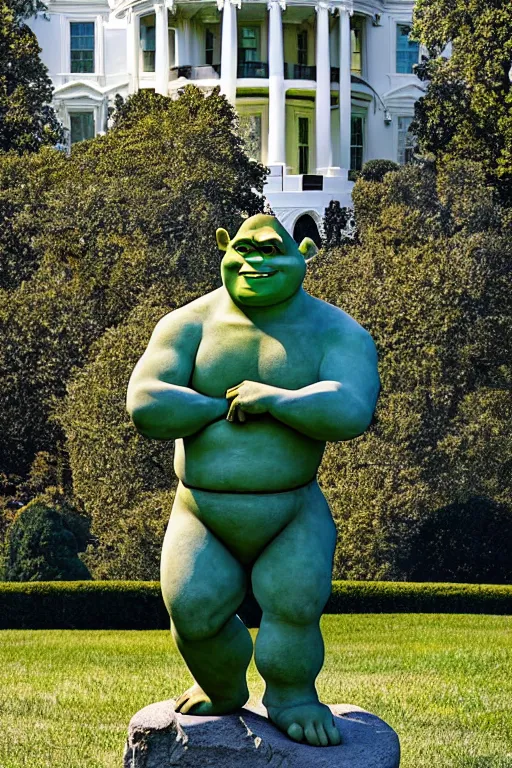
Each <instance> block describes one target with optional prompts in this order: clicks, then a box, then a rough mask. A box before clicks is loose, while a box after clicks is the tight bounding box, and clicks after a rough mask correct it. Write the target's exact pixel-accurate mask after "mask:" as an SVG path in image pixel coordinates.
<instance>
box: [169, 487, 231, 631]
mask: <svg viewBox="0 0 512 768" xmlns="http://www.w3.org/2000/svg"><path fill="white" fill-rule="evenodd" d="M160 574H161V587H162V594H163V598H164V602H165V604H166V606H167V610H168V611H169V613H170V615H171V618H172V620H173V622H174V623H175V624H176V625H180V624H182V625H187V626H188V624H189V623H190V622H191V621H192V622H194V621H196V620H197V619H200V618H201V617H202V621H203V624H204V622H205V621H206V623H208V624H210V623H213V624H217V623H222V622H224V621H227V619H228V618H229V617H230V616H231V615H232V614H233V613H234V612H235V611H236V609H237V608H238V606H239V605H240V603H241V602H242V600H243V598H244V595H245V591H246V574H245V571H244V569H243V568H242V566H241V565H240V564H239V563H238V562H237V561H236V560H235V558H234V557H233V556H232V555H231V554H230V552H228V550H227V549H226V547H225V546H224V545H223V544H222V542H220V541H219V540H218V539H217V538H216V537H215V536H214V535H213V533H212V532H211V531H210V530H208V528H206V526H205V525H204V524H203V523H202V522H201V521H200V520H198V518H197V517H196V516H195V515H194V514H193V512H191V511H190V510H189V509H188V508H187V506H186V504H185V503H184V502H183V501H182V500H181V499H180V496H179V492H178V494H177V496H176V500H175V502H174V506H173V509H172V513H171V517H170V520H169V525H168V526H167V531H166V534H165V538H164V543H163V547H162V559H161V567H160ZM191 629H193V628H191Z"/></svg>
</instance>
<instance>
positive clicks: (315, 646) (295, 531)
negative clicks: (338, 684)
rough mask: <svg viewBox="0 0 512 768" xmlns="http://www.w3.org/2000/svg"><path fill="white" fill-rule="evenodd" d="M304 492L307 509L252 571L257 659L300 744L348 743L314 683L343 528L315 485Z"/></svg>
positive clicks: (281, 717) (284, 724)
mask: <svg viewBox="0 0 512 768" xmlns="http://www.w3.org/2000/svg"><path fill="white" fill-rule="evenodd" d="M297 493H302V494H303V503H302V504H301V508H300V511H299V512H298V514H297V516H296V517H295V518H294V519H293V520H292V522H290V523H289V524H288V525H287V527H286V528H285V529H284V530H283V531H282V532H281V533H280V534H279V535H278V536H277V537H276V538H275V539H274V540H273V541H272V542H271V543H270V544H269V545H268V547H267V548H266V549H265V550H264V551H263V552H262V554H261V555H260V557H259V558H258V560H257V561H256V563H255V565H254V568H253V572H252V584H253V590H254V596H255V597H256V600H257V601H258V603H259V604H260V606H261V608H262V611H263V617H262V621H261V627H260V630H259V633H258V636H257V639H256V645H255V661H256V666H257V667H258V670H259V672H260V673H261V675H262V677H263V678H264V680H265V683H266V690H265V695H264V697H263V703H264V704H265V706H266V708H267V710H268V714H269V717H270V718H271V719H272V720H273V721H274V723H275V724H276V725H277V726H278V727H279V728H280V729H281V730H283V731H284V732H285V733H287V734H288V735H289V736H290V738H292V739H294V740H295V741H306V742H308V743H309V744H312V745H315V746H321V745H322V746H326V745H328V744H339V743H340V741H341V739H340V735H339V733H338V730H337V728H336V726H335V725H334V722H333V717H332V714H331V712H330V710H329V708H328V707H326V706H325V705H324V704H321V703H320V702H319V700H318V695H317V692H316V688H315V679H316V677H317V675H318V673H319V672H320V669H321V667H322V664H323V660H324V644H323V640H322V635H321V632H320V626H319V622H320V616H321V613H322V609H323V608H324V606H325V603H326V602H327V599H328V597H329V594H330V591H331V574H332V560H333V554H334V546H335V543H336V529H335V526H334V523H333V520H332V517H331V513H330V511H329V507H328V505H327V502H326V501H325V498H324V497H323V495H322V492H321V491H320V489H319V487H318V485H317V484H316V483H313V484H311V485H310V486H308V487H307V488H305V489H301V490H300V491H297ZM262 503H264V502H263V499H262Z"/></svg>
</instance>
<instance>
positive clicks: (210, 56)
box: [205, 29, 214, 66]
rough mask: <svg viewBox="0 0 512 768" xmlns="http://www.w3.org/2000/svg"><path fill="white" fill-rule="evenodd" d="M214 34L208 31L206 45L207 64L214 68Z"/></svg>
mask: <svg viewBox="0 0 512 768" xmlns="http://www.w3.org/2000/svg"><path fill="white" fill-rule="evenodd" d="M213 43H214V37H213V32H212V31H211V30H210V29H207V30H206V43H205V64H209V65H210V66H212V64H213Z"/></svg>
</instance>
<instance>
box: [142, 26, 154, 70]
mask: <svg viewBox="0 0 512 768" xmlns="http://www.w3.org/2000/svg"><path fill="white" fill-rule="evenodd" d="M140 47H141V51H142V71H143V72H154V71H155V15H154V14H151V15H150V16H143V17H142V18H141V20H140Z"/></svg>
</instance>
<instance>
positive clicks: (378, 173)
mask: <svg viewBox="0 0 512 768" xmlns="http://www.w3.org/2000/svg"><path fill="white" fill-rule="evenodd" d="M399 168H400V166H399V165H398V163H394V162H393V160H368V161H367V162H366V163H365V164H364V165H363V168H362V170H361V173H360V174H359V178H360V179H363V181H382V180H383V179H384V176H385V175H386V173H393V171H398V170H399Z"/></svg>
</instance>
